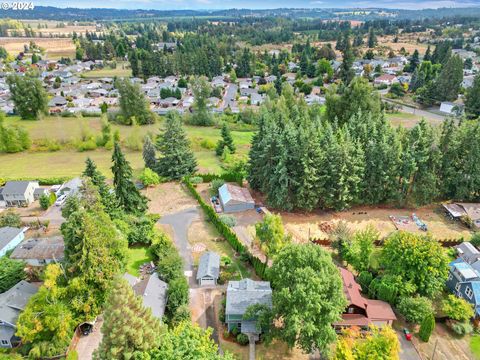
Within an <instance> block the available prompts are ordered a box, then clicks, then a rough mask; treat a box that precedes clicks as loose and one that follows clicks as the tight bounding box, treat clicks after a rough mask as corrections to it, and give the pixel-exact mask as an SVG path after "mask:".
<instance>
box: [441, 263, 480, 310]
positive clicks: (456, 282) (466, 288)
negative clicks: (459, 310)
mask: <svg viewBox="0 0 480 360" xmlns="http://www.w3.org/2000/svg"><path fill="white" fill-rule="evenodd" d="M449 266H450V270H449V274H448V279H447V283H446V286H447V288H448V289H449V290H450V291H451V292H452V293H454V294H455V295H456V296H458V297H459V298H463V299H465V300H466V301H468V302H469V303H470V304H472V305H473V306H474V310H475V317H478V316H480V273H479V271H478V270H475V269H474V268H473V266H472V265H470V264H469V263H467V262H466V261H464V260H463V259H462V258H458V259H456V260H454V261H452V262H451V263H450V264H449Z"/></svg>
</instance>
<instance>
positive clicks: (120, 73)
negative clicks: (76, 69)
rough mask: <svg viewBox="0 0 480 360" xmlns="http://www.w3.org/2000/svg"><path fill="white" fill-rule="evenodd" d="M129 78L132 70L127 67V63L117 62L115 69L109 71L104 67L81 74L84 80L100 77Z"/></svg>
mask: <svg viewBox="0 0 480 360" xmlns="http://www.w3.org/2000/svg"><path fill="white" fill-rule="evenodd" d="M115 76H117V77H130V76H132V70H131V69H130V67H128V62H127V61H119V62H117V67H116V68H115V69H111V68H109V67H105V68H103V69H95V70H92V71H88V72H86V73H84V74H82V77H84V78H87V79H89V78H102V77H115Z"/></svg>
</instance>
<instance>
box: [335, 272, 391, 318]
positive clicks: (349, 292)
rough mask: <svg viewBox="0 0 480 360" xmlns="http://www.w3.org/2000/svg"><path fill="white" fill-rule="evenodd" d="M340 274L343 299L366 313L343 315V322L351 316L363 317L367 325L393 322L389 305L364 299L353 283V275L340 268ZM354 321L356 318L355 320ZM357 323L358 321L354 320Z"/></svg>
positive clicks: (358, 286)
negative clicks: (377, 322) (378, 322)
mask: <svg viewBox="0 0 480 360" xmlns="http://www.w3.org/2000/svg"><path fill="white" fill-rule="evenodd" d="M340 273H341V275H342V281H343V291H344V293H345V297H346V298H347V301H348V302H349V305H355V306H357V307H359V308H361V309H364V310H365V311H366V313H367V316H366V317H365V316H363V315H361V314H343V316H342V317H343V319H344V321H347V319H350V318H352V315H355V317H359V316H360V317H363V318H365V321H367V323H369V322H371V321H387V320H395V319H396V318H397V317H396V316H395V314H394V313H393V310H392V307H391V306H390V304H388V303H386V302H385V301H381V300H371V299H366V298H364V297H363V295H362V294H361V287H360V285H359V284H358V283H357V282H356V281H355V278H354V276H353V274H352V273H351V272H350V271H348V270H347V269H344V268H340ZM355 319H356V318H355ZM355 321H357V322H358V320H355ZM351 325H361V324H351Z"/></svg>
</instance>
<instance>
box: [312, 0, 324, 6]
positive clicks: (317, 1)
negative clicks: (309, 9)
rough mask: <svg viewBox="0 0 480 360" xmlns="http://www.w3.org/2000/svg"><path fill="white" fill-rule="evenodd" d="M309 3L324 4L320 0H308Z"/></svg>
mask: <svg viewBox="0 0 480 360" xmlns="http://www.w3.org/2000/svg"><path fill="white" fill-rule="evenodd" d="M310 4H312V5H323V4H325V2H324V1H320V0H315V1H310Z"/></svg>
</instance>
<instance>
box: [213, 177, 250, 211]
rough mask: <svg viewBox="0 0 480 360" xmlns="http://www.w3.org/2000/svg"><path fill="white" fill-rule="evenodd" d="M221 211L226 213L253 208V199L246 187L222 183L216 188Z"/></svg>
mask: <svg viewBox="0 0 480 360" xmlns="http://www.w3.org/2000/svg"><path fill="white" fill-rule="evenodd" d="M218 195H219V198H220V202H221V203H222V207H223V211H224V212H226V213H231V212H239V211H246V210H251V209H254V208H255V201H254V200H253V198H252V195H250V192H249V191H248V189H246V188H242V187H240V186H236V185H232V184H224V185H222V186H221V187H220V188H219V189H218Z"/></svg>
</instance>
